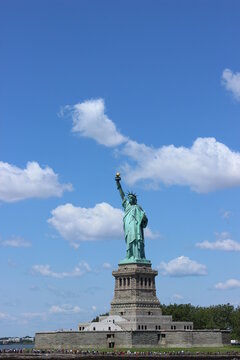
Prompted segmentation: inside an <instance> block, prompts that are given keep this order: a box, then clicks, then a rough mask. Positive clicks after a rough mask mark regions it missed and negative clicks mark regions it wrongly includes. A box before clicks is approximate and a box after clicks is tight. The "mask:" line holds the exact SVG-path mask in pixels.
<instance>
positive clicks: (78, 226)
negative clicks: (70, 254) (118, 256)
mask: <svg viewBox="0 0 240 360" xmlns="http://www.w3.org/2000/svg"><path fill="white" fill-rule="evenodd" d="M51 214H52V217H51V218H50V219H49V220H48V222H49V223H50V224H51V225H52V226H53V227H54V228H55V229H56V230H57V231H58V232H59V233H60V235H61V236H62V237H63V238H64V239H65V240H68V241H70V243H71V244H72V245H73V246H74V247H78V246H79V242H81V241H94V240H103V239H104V240H107V239H109V240H112V239H122V238H124V233H123V221H122V219H123V211H122V210H120V209H117V208H114V207H112V206H111V205H110V204H108V203H105V202H103V203H100V204H96V205H95V207H94V208H82V207H76V206H74V205H72V204H65V205H61V206H58V207H57V208H56V209H54V210H52V212H51ZM145 235H146V237H148V238H155V237H156V236H157V235H156V234H153V232H152V231H151V230H150V229H149V228H147V231H146V233H145Z"/></svg>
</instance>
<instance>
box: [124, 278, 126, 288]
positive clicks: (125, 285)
mask: <svg viewBox="0 0 240 360" xmlns="http://www.w3.org/2000/svg"><path fill="white" fill-rule="evenodd" d="M123 286H126V278H123Z"/></svg>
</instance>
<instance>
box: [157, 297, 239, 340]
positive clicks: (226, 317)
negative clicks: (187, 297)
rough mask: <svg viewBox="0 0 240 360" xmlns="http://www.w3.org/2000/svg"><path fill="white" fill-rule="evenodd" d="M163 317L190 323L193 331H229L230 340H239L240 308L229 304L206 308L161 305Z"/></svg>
mask: <svg viewBox="0 0 240 360" xmlns="http://www.w3.org/2000/svg"><path fill="white" fill-rule="evenodd" d="M161 308H162V313H163V315H172V317H173V320H174V321H192V322H193V324H194V329H221V330H231V332H232V338H235V339H240V306H238V307H237V308H235V307H234V306H232V305H230V304H224V305H213V306H208V307H201V306H193V305H191V304H181V305H177V304H170V305H164V304H161Z"/></svg>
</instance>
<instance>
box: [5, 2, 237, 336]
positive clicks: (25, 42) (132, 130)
mask: <svg viewBox="0 0 240 360" xmlns="http://www.w3.org/2000/svg"><path fill="white" fill-rule="evenodd" d="M239 11H240V4H239V2H238V1H233V0H230V1H229V0H226V1H211V2H210V1H204V0H202V1H187V0H183V1H181V2H179V1H177V0H176V1H173V0H170V1H169V0H168V1H149V0H148V1H139V0H138V1H135V0H133V1H131V2H129V1H118V2H117V1H106V0H102V1H96V0H93V1H84V0H81V1H74V0H71V1H67V0H64V1H63V0H62V1H60V0H59V1H54V0H53V1H51V2H49V1H43V0H42V1H25V0H22V1H12V0H7V1H1V4H0V33H1V57H0V69H1V70H0V71H1V86H0V92H1V94H0V98H1V107H0V118H1V141H0V151H1V159H0V273H1V292H0V336H16V335H19V336H23V335H33V334H34V333H35V331H41V330H56V329H62V328H63V329H70V328H72V329H77V324H78V322H80V321H85V320H86V321H87V320H91V319H92V318H93V317H95V316H96V315H97V314H99V313H103V312H106V311H108V310H109V307H110V301H111V300H112V298H113V288H114V281H113V277H112V275H111V272H112V270H113V269H116V268H117V266H118V262H119V261H120V260H122V259H123V258H124V256H125V243H124V236H123V231H122V219H121V217H122V212H121V211H122V210H121V200H120V197H119V194H118V192H117V190H116V186H115V182H114V176H115V173H116V171H120V172H121V175H122V186H123V188H124V189H125V190H133V191H135V192H136V193H137V194H138V201H139V203H140V204H141V206H142V207H143V208H144V209H145V211H146V214H147V216H148V219H149V226H148V228H147V230H146V239H145V243H146V256H147V258H148V259H150V260H151V261H152V265H153V268H155V269H158V271H159V275H158V278H157V292H158V297H159V299H160V301H161V302H162V303H166V304H167V303H174V302H177V303H189V302H190V303H192V304H194V305H202V306H208V305H212V304H222V303H228V302H229V303H231V304H233V305H235V306H238V305H239V298H240V275H239V270H238V267H239V266H238V264H239V255H240V230H239V218H240V210H239V195H240V143H239V131H240V125H239V124H240V123H239V121H240V48H239V36H240V25H239Z"/></svg>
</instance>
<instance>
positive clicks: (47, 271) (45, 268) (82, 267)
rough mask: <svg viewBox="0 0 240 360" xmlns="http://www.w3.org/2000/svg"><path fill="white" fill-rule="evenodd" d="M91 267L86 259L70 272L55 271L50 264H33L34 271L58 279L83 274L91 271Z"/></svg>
mask: <svg viewBox="0 0 240 360" xmlns="http://www.w3.org/2000/svg"><path fill="white" fill-rule="evenodd" d="M90 271H91V268H90V266H89V265H88V263H87V262H86V261H82V262H80V263H79V265H78V266H76V267H75V268H74V269H73V270H72V271H70V272H66V271H64V272H55V271H52V270H51V267H50V265H33V266H32V273H33V274H36V275H41V276H47V277H53V278H57V279H63V278H65V277H77V276H82V275H84V274H85V273H87V272H90Z"/></svg>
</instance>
